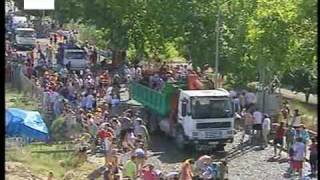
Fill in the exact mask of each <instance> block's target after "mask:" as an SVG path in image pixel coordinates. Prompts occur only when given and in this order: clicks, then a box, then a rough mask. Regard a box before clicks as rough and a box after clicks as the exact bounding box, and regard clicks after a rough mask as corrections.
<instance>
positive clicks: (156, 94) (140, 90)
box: [130, 82, 177, 116]
mask: <svg viewBox="0 0 320 180" xmlns="http://www.w3.org/2000/svg"><path fill="white" fill-rule="evenodd" d="M175 90H177V89H176V88H174V87H173V86H172V85H166V87H165V88H164V90H163V91H161V92H160V91H156V90H154V89H151V88H149V87H148V86H145V85H142V84H140V83H137V82H133V83H131V85H130V94H131V98H133V99H134V100H136V101H138V102H140V103H141V104H142V105H143V106H145V107H147V108H149V109H150V110H152V111H154V112H155V113H157V114H159V115H160V116H168V114H169V112H170V110H171V97H172V95H173V93H174V91H175Z"/></svg>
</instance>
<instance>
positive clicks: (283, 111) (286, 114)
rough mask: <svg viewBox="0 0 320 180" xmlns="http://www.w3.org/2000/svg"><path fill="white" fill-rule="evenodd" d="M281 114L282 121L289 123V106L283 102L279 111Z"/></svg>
mask: <svg viewBox="0 0 320 180" xmlns="http://www.w3.org/2000/svg"><path fill="white" fill-rule="evenodd" d="M281 114H282V117H283V120H285V121H286V123H287V124H288V123H289V122H288V121H289V116H290V108H289V104H288V102H284V103H283V105H282V109H281Z"/></svg>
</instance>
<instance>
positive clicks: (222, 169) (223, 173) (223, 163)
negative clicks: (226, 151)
mask: <svg viewBox="0 0 320 180" xmlns="http://www.w3.org/2000/svg"><path fill="white" fill-rule="evenodd" d="M228 173H229V172H228V163H227V161H226V160H222V161H221V163H220V179H221V180H225V176H227V177H228Z"/></svg>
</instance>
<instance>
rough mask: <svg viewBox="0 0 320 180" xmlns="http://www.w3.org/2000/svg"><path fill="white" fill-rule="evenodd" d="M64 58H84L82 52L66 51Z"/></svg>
mask: <svg viewBox="0 0 320 180" xmlns="http://www.w3.org/2000/svg"><path fill="white" fill-rule="evenodd" d="M65 58H66V59H85V54H84V52H66V54H65Z"/></svg>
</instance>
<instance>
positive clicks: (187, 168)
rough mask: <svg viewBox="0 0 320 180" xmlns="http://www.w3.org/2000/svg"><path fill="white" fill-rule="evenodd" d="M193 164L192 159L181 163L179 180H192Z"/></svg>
mask: <svg viewBox="0 0 320 180" xmlns="http://www.w3.org/2000/svg"><path fill="white" fill-rule="evenodd" d="M193 164H194V160H193V159H187V160H186V161H184V162H183V163H182V167H181V176H180V180H192V178H193V172H192V165H193Z"/></svg>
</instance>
